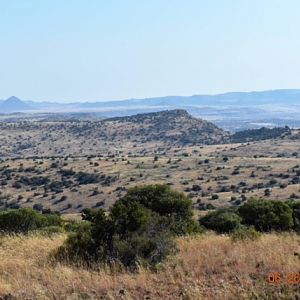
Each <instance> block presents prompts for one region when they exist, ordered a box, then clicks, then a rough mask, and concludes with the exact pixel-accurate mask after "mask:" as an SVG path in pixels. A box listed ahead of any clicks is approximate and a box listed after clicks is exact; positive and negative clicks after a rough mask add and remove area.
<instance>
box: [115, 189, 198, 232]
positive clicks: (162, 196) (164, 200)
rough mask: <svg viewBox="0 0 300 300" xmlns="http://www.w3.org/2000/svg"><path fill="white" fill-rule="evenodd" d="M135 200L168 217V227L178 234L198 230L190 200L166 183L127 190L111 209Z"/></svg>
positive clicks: (121, 207)
mask: <svg viewBox="0 0 300 300" xmlns="http://www.w3.org/2000/svg"><path fill="white" fill-rule="evenodd" d="M132 202H136V203H139V204H141V205H142V206H144V207H146V208H148V209H149V210H151V211H152V212H155V213H157V214H158V215H160V216H166V217H168V221H169V227H170V229H171V230H172V231H173V232H174V233H175V234H178V235H182V234H190V233H193V232H197V231H199V226H198V224H197V223H196V222H195V221H194V219H193V209H192V201H191V200H190V199H189V198H188V197H186V196H185V195H184V194H183V193H179V192H177V191H174V190H172V189H171V188H170V187H169V186H168V185H164V184H156V185H142V186H138V187H134V188H131V189H129V190H128V192H127V194H126V195H125V196H124V197H123V198H122V199H120V200H119V201H118V202H117V203H116V205H115V207H114V208H113V210H112V213H113V214H114V211H115V210H123V209H124V207H126V206H128V205H129V203H132Z"/></svg>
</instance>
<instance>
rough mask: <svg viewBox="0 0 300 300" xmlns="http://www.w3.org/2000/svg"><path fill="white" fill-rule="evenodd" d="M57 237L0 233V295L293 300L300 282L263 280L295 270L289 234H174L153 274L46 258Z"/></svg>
mask: <svg viewBox="0 0 300 300" xmlns="http://www.w3.org/2000/svg"><path fill="white" fill-rule="evenodd" d="M64 239H65V236H62V235H61V236H55V237H53V238H47V237H41V236H34V235H33V236H29V237H22V236H19V237H2V238H0V257H1V260H0V299H2V298H1V296H3V295H8V294H12V295H13V296H15V297H16V298H17V299H282V298H281V297H282V296H283V295H285V297H284V298H283V299H295V298H294V297H295V293H299V290H300V285H296V286H288V285H286V287H285V285H284V284H282V285H279V286H272V285H270V284H269V283H268V282H267V275H268V273H269V272H271V271H280V272H282V273H283V274H284V275H285V276H287V274H288V273H291V272H296V271H298V272H299V269H300V259H299V257H298V256H297V255H295V253H300V237H299V236H297V235H295V234H270V235H264V236H263V237H262V238H261V239H260V240H258V241H249V242H238V243H233V242H232V241H231V240H230V238H229V237H227V236H216V235H212V234H208V235H204V236H200V237H193V238H181V239H179V240H178V246H179V249H180V252H179V253H178V255H177V256H176V257H173V258H171V259H170V260H169V261H168V262H166V263H165V264H164V265H162V266H161V268H160V270H159V271H158V272H157V273H151V272H150V271H148V270H144V269H142V270H140V272H139V273H138V274H129V273H126V272H118V273H115V274H114V275H112V274H111V273H110V272H109V271H108V270H102V271H99V272H95V271H88V270H84V269H80V268H75V267H69V266H64V265H59V264H57V263H53V262H52V263H51V262H50V260H49V254H50V253H51V252H52V251H53V250H54V249H56V248H57V247H58V246H59V245H60V244H61V243H62V242H63V241H64ZM297 289H298V290H297ZM289 294H290V298H289V297H288V296H286V295H289ZM299 295H300V293H299ZM101 296H103V298H101ZM3 299H11V298H3Z"/></svg>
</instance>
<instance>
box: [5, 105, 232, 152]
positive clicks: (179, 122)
mask: <svg viewBox="0 0 300 300" xmlns="http://www.w3.org/2000/svg"><path fill="white" fill-rule="evenodd" d="M0 132H1V137H0V145H1V146H0V155H1V156H2V157H11V156H14V157H18V156H24V155H25V156H45V155H46V156H49V155H54V156H57V155H59V156H64V155H95V154H103V155H107V154H109V153H116V151H117V152H118V151H123V153H125V154H126V153H127V154H128V153H129V152H132V151H134V152H135V153H144V154H145V153H147V152H148V151H150V152H152V153H153V152H154V151H156V150H157V149H158V147H163V148H164V147H167V146H176V145H177V146H183V145H187V144H198V145H206V144H218V143H223V142H224V141H226V140H227V139H228V136H229V134H228V133H227V132H225V131H223V130H222V129H220V128H218V127H217V126H215V125H214V124H212V123H210V122H207V121H204V120H200V119H196V118H193V117H192V116H190V115H189V114H188V113H187V112H186V111H183V110H173V111H164V112H157V113H150V114H142V115H136V116H131V117H124V118H114V119H106V120H102V121H72V122H17V123H0ZM117 149H118V150H117Z"/></svg>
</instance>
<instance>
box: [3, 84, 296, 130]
mask: <svg viewBox="0 0 300 300" xmlns="http://www.w3.org/2000/svg"><path fill="white" fill-rule="evenodd" d="M166 109H185V110H187V111H188V112H189V113H190V114H191V115H193V116H195V117H199V118H203V119H206V120H211V121H214V123H216V124H217V125H219V126H221V127H223V128H225V129H229V130H232V129H233V130H238V129H246V128H257V127H261V125H265V126H271V127H272V126H282V125H289V126H291V127H300V89H299V90H298V89H293V90H271V91H262V92H233V93H225V94H218V95H193V96H166V97H157V98H145V99H127V100H117V101H105V102H82V103H75V102H74V103H68V104H62V103H52V102H34V101H29V100H20V99H18V98H17V97H14V96H13V97H10V98H8V99H7V100H2V101H1V100H0V113H3V114H7V113H9V114H11V113H16V112H22V113H29V112H30V113H64V114H68V113H72V114H74V113H75V114H76V113H78V114H79V113H81V114H82V113H93V114H94V115H95V116H96V117H101V118H103V117H118V116H127V115H134V114H138V113H149V112H157V111H162V110H166Z"/></svg>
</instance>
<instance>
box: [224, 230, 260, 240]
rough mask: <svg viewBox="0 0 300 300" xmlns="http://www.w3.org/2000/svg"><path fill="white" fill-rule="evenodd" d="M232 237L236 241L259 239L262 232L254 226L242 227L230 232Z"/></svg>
mask: <svg viewBox="0 0 300 300" xmlns="http://www.w3.org/2000/svg"><path fill="white" fill-rule="evenodd" d="M230 237H231V239H232V240H233V241H234V242H237V241H246V240H251V241H254V240H257V239H259V238H260V237H261V233H260V232H259V231H257V230H256V229H255V227H254V226H250V227H244V226H242V227H240V228H238V229H236V230H234V231H233V232H231V233H230Z"/></svg>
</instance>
